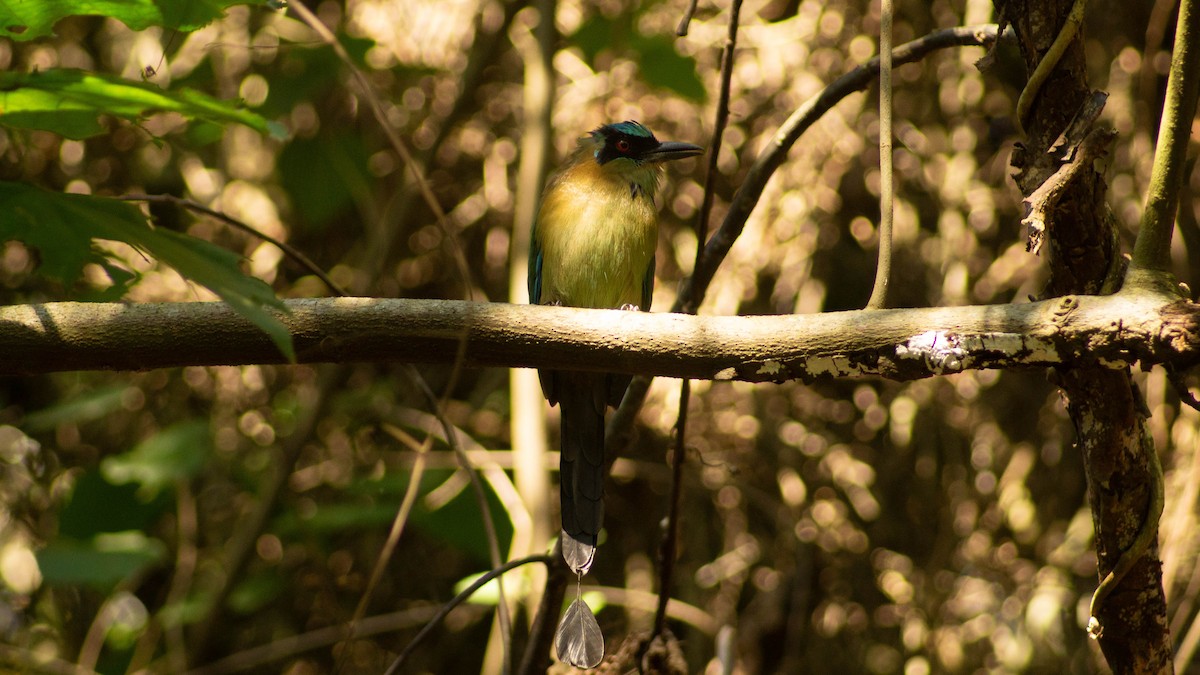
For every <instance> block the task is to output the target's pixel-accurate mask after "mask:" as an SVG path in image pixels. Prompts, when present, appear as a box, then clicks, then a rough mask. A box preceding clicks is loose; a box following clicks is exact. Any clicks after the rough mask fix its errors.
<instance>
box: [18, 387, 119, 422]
mask: <svg viewBox="0 0 1200 675" xmlns="http://www.w3.org/2000/svg"><path fill="white" fill-rule="evenodd" d="M128 389H129V387H128V386H126V385H124V384H118V385H115V386H112V387H104V388H101V389H96V390H94V391H89V392H86V393H84V394H83V395H81V396H78V397H76V398H73V399H71V400H69V401H64V402H62V403H58V404H56V405H53V406H50V407H49V408H43V409H42V410H38V411H36V412H32V413H29V414H28V415H26V416H25V421H24V423H23V424H21V429H22V430H24V431H26V432H28V433H31V434H39V433H43V432H46V431H50V430H52V429H54V428H55V427H57V426H58V425H60V424H66V423H79V422H90V421H92V420H98V419H100V418H102V417H106V416H108V414H109V413H111V412H113V411H115V410H119V409H120V408H121V402H122V400H123V399H124V397H125V392H126V391H127V390H128Z"/></svg>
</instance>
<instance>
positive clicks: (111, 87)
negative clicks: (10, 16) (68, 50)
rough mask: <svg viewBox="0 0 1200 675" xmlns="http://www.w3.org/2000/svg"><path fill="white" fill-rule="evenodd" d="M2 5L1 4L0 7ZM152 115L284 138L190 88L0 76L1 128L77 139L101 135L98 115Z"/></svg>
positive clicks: (80, 77) (112, 79) (73, 76)
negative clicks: (239, 127) (227, 125)
mask: <svg viewBox="0 0 1200 675" xmlns="http://www.w3.org/2000/svg"><path fill="white" fill-rule="evenodd" d="M5 1H6V0H0V7H2V6H3V4H2V3H3V2H5ZM7 1H8V2H10V3H11V2H12V0H7ZM155 112H177V113H179V114H181V115H183V116H184V117H187V118H188V119H189V120H203V121H208V122H214V123H228V122H237V123H239V124H245V125H246V126H248V127H250V128H252V129H255V130H257V131H260V132H262V133H265V134H271V135H274V136H277V137H283V136H285V135H286V134H285V132H284V131H283V128H282V127H281V126H280V125H278V124H276V123H272V122H268V121H267V120H266V119H265V118H264V117H262V116H261V115H258V114H257V113H253V112H250V111H249V110H244V109H242V108H238V107H235V106H233V105H231V104H229V103H227V102H225V101H221V100H218V99H215V98H213V97H211V96H208V95H206V94H202V93H200V92H198V91H195V90H191V89H180V90H178V91H164V90H163V89H161V88H160V87H158V86H157V85H154V84H151V83H148V82H134V81H132V80H126V79H122V78H120V77H117V76H116V75H105V74H100V73H89V72H86V71H82V70H72V69H53V70H45V71H39V72H34V73H18V72H4V73H0V124H4V125H5V126H9V127H16V128H21V129H42V130H45V131H52V132H54V133H56V134H59V135H62V136H66V137H67V138H75V139H80V138H87V137H89V136H97V135H99V134H102V133H104V132H105V128H104V126H103V125H102V124H101V123H100V119H99V117H100V115H113V116H116V117H120V118H123V119H127V120H130V121H132V122H137V121H139V120H141V119H142V118H144V117H145V116H147V115H149V114H151V113H155Z"/></svg>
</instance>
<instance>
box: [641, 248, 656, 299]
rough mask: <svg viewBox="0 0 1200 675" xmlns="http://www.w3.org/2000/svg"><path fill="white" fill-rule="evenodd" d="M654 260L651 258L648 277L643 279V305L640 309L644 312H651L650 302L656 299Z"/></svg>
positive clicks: (647, 272)
mask: <svg viewBox="0 0 1200 675" xmlns="http://www.w3.org/2000/svg"><path fill="white" fill-rule="evenodd" d="M654 259H655V256H650V266H649V267H647V268H646V276H645V277H642V304H641V306H640V307H639V308H638V309H640V310H642V311H643V312H649V311H650V301H651V300H653V299H654Z"/></svg>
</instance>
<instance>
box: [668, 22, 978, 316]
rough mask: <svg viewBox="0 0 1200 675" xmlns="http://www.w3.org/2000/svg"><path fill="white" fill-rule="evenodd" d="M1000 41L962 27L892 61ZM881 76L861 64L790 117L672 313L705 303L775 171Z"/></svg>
mask: <svg viewBox="0 0 1200 675" xmlns="http://www.w3.org/2000/svg"><path fill="white" fill-rule="evenodd" d="M995 40H996V24H986V25H981V26H964V27H959V28H947V29H945V30H939V31H935V32H933V33H930V34H928V35H926V36H924V37H922V38H919V39H917V40H913V41H912V42H906V43H904V44H902V45H900V46H899V47H898V48H896V49H894V50H892V61H893V63H894V64H895V65H904V64H906V63H914V62H916V61H920V60H921V59H923V58H924V57H925V56H927V55H928V54H930V53H931V52H935V51H938V50H940V49H948V48H950V47H986V46H988V45H991V44H992V43H993V42H995ZM878 73H879V59H878V58H875V59H872V60H871V61H870V62H868V63H866V64H864V65H861V66H859V67H857V68H855V69H854V70H852V71H850V72H849V73H846V74H845V75H843V76H841V77H839V78H838V79H837V80H834V81H833V82H832V83H831V84H830V85H829V86H827V87H825V89H823V90H821V93H819V94H817V95H816V96H814V97H813V98H811V99H809V100H808V101H806V102H805V103H804V105H802V106H800V107H799V108H798V109H797V110H796V111H795V112H793V113H792V115H791V117H789V118H788V119H787V121H786V122H784V123H783V125H782V126H781V127H780V128H779V131H777V132H776V133H775V137H774V139H772V141H771V143H770V145H768V146H767V148H766V149H765V150H763V152H762V154H760V155H759V156H758V159H757V160H755V162H754V164H753V165H752V166H751V167H750V170H749V171H748V172H747V174H746V178H745V179H744V180H743V182H742V185H741V187H740V188H738V191H737V193H736V194H735V195H734V196H733V201H732V202H730V204H729V211H728V212H726V214H725V219H724V221H723V222H722V223H721V227H720V228H719V229H718V230H717V232H716V233H715V234H713V236H712V238H711V239H709V240H708V243H707V244H705V246H704V254H703V255H702V256H701V258H700V264H699V265H697V266H696V268H695V270H694V271H693V272H692V276H693V277H694V279H695V280H694V281H693V282H691V283H690V284H689V285H687V286H685V287H684V290H683V292H682V293H681V294H680V295H679V298H678V299H677V300H676V301H675V306H674V307H673V308H672V310H671V311H672V312H686V313H689V314H695V313H696V308H697V307H699V306H700V303H701V302H703V300H704V294H705V293H706V292H707V290H708V285H709V283H710V282H711V281H712V277H713V275H714V274H716V271H717V268H718V267H720V265H721V262H722V261H723V260H724V259H725V256H726V255H727V254H728V253H729V249H730V248H731V247H732V246H733V243H734V242H735V241H737V238H738V237H739V236H740V235H741V233H742V229H743V228H744V227H745V226H746V220H747V219H749V217H750V214H751V213H752V212H753V211H754V208H755V207H756V206H757V205H758V200H759V198H760V197H762V193H763V190H764V189H765V188H766V185H767V181H769V180H770V179H771V176H772V175H774V173H775V170H776V169H778V168H779V167H780V165H782V164H783V162H784V160H786V159H787V154H788V151H789V150H791V148H792V146H793V145H794V144H795V143H796V140H797V139H799V138H800V135H801V134H803V133H804V132H805V131H807V130H808V129H809V127H811V126H812V125H813V124H814V123H816V121H817V120H819V119H820V118H821V116H822V115H824V114H825V113H826V112H828V111H829V109H830V108H832V107H833V106H834V105H836V104H837V103H838V102H839V101H841V100H842V99H844V98H846V97H847V96H849V95H850V94H853V93H854V92H856V91H861V90H863V89H865V88H866V87H867V86H868V85H870V83H871V81H872V80H873V79H874V78H875V77H876V75H878Z"/></svg>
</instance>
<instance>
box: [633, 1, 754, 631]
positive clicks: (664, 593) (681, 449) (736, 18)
mask: <svg viewBox="0 0 1200 675" xmlns="http://www.w3.org/2000/svg"><path fill="white" fill-rule="evenodd" d="M695 10H696V5H695V3H694V2H693V3H692V5H691V6H690V7H689V8H688V13H687V15H686V16H685V17H684V20H683V21H682V22H680V24H679V32H680V34H684V33H686V32H687V22H688V21H690V20H691V16H692V13H694V12H695ZM741 11H742V0H733V2H732V4H731V5H730V8H729V26H728V32H727V34H726V37H725V49H724V51H723V52H722V54H721V92H720V96H719V97H718V99H717V111H716V120H714V122H713V132H712V143H711V144H710V148H709V151H708V170H707V171H706V172H705V174H704V199H703V201H702V202H701V205H700V212H699V214H697V216H696V260H695V264H694V266H698V265H699V264H700V257H701V255H702V254H703V252H704V241H705V240H706V239H708V218H709V215H710V214H711V213H712V206H713V195H714V193H715V192H716V190H715V184H716V177H717V171H718V160H719V159H720V155H721V142H722V140H723V138H724V135H725V126H726V125H727V124H728V122H729V91H730V89H731V87H732V83H733V56H734V50H735V49H736V48H737V35H738V27H739V24H740V16H741ZM693 279H694V277H693ZM689 283H693V282H691V281H689ZM691 391H692V388H691V382H690V381H689V380H687V379H684V380H683V382H681V383H680V390H679V418H678V420H677V421H676V423H675V452H674V455H672V457H671V492H670V498H669V502H668V507H667V509H668V511H667V522H666V527H665V528H664V530H663V539H662V544H661V547H660V549H659V582H658V608H657V610H656V611H655V614H654V632H653V634H652V636H651V638H654V637H658V636H663V635H664V634H665V631H666V627H667V624H666V622H667V601H668V600H669V599H670V597H671V576H672V575H673V573H674V570H675V551H676V548H677V540H678V537H679V503H680V498H681V496H682V494H683V462H684V460H685V459H686V457H687V452H686V447H687V446H686V440H687V414H688V412H687V411H688V401H689V399H690V398H691ZM651 641H652V640H651ZM651 641H647V644H649V642H651Z"/></svg>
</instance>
